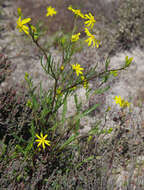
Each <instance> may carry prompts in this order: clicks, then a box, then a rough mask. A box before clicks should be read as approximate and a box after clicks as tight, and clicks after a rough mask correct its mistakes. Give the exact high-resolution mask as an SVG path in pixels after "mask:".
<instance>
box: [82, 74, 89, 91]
mask: <svg viewBox="0 0 144 190" xmlns="http://www.w3.org/2000/svg"><path fill="white" fill-rule="evenodd" d="M81 80H83V81H84V82H83V87H84V88H88V82H87V80H86V79H85V77H84V76H83V75H82V76H81Z"/></svg>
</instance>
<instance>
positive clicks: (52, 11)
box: [46, 6, 57, 16]
mask: <svg viewBox="0 0 144 190" xmlns="http://www.w3.org/2000/svg"><path fill="white" fill-rule="evenodd" d="M56 14H57V12H56V11H55V8H52V7H51V6H49V7H47V14H46V16H53V15H56Z"/></svg>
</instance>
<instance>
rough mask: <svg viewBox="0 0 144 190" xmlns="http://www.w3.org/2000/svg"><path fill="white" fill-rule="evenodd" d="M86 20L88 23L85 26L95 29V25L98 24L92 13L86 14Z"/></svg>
mask: <svg viewBox="0 0 144 190" xmlns="http://www.w3.org/2000/svg"><path fill="white" fill-rule="evenodd" d="M85 19H87V21H85V22H84V23H85V26H86V27H90V28H93V26H94V23H95V22H96V21H95V18H94V16H93V15H92V14H91V13H89V14H85Z"/></svg>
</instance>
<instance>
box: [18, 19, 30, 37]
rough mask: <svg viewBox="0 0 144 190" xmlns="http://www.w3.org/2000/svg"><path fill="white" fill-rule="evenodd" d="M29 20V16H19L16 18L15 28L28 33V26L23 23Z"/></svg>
mask: <svg viewBox="0 0 144 190" xmlns="http://www.w3.org/2000/svg"><path fill="white" fill-rule="evenodd" d="M30 21H31V18H25V19H23V20H21V16H20V17H19V18H18V20H17V28H18V29H19V31H20V32H22V31H23V32H25V33H26V34H27V35H29V28H28V26H26V25H25V24H27V23H28V22H30Z"/></svg>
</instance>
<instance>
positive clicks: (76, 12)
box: [68, 5, 85, 18]
mask: <svg viewBox="0 0 144 190" xmlns="http://www.w3.org/2000/svg"><path fill="white" fill-rule="evenodd" d="M68 10H70V11H72V12H73V13H74V14H75V15H77V16H79V17H81V18H85V16H84V15H83V14H82V13H81V10H80V9H73V8H72V6H71V5H70V6H69V7H68Z"/></svg>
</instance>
